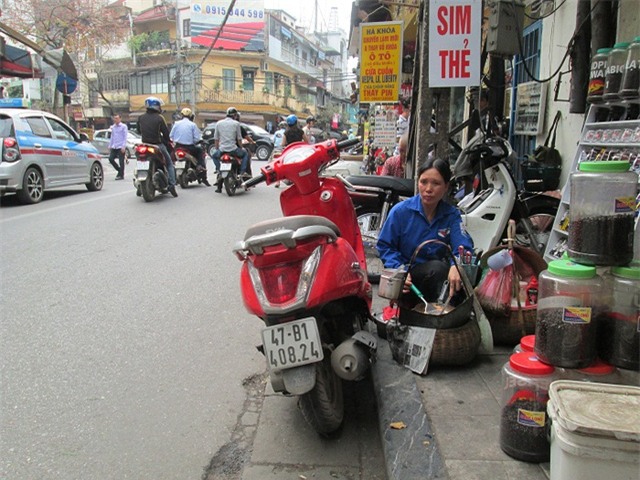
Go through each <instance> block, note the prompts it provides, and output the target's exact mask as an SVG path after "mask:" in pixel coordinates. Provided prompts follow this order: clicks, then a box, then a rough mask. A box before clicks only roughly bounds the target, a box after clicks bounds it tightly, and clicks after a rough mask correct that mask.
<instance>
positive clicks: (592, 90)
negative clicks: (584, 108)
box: [587, 48, 611, 103]
mask: <svg viewBox="0 0 640 480" xmlns="http://www.w3.org/2000/svg"><path fill="white" fill-rule="evenodd" d="M610 51H611V49H610V48H599V49H598V51H597V52H596V54H595V55H594V56H593V58H592V59H591V71H590V72H589V87H588V89H587V101H588V102H589V103H602V102H604V99H603V98H602V94H603V93H604V80H605V73H606V71H607V61H608V59H609V52H610Z"/></svg>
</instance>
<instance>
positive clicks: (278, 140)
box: [273, 121, 287, 150]
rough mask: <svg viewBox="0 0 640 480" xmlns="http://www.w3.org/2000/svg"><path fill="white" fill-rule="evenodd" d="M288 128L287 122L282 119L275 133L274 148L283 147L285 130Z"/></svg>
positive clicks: (279, 148)
mask: <svg viewBox="0 0 640 480" xmlns="http://www.w3.org/2000/svg"><path fill="white" fill-rule="evenodd" d="M286 129H287V122H285V121H282V122H280V123H279V124H278V130H276V133H274V134H273V149H274V150H281V149H282V139H283V138H284V132H285V131H286Z"/></svg>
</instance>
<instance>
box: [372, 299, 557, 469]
mask: <svg viewBox="0 0 640 480" xmlns="http://www.w3.org/2000/svg"><path fill="white" fill-rule="evenodd" d="M374 303H375V304H379V302H374ZM380 310H381V307H379V308H377V309H376V308H374V311H376V312H377V311H380ZM374 331H375V327H374ZM511 351H512V348H508V347H496V348H495V349H494V352H493V353H492V354H490V355H479V356H478V357H476V359H475V360H474V361H473V362H472V363H471V364H469V365H467V366H464V367H442V366H437V365H433V366H430V367H429V371H428V374H427V375H426V376H420V375H417V374H414V373H412V372H411V371H409V370H408V369H406V368H404V367H401V366H400V365H398V364H397V363H396V362H395V361H394V360H393V358H392V357H391V352H390V350H389V344H388V343H387V342H386V341H385V340H380V345H379V349H378V361H377V363H376V364H375V365H374V367H373V381H374V387H375V391H376V396H377V403H378V411H379V422H380V436H381V438H382V443H383V449H384V453H385V463H386V468H387V476H388V479H389V480H414V479H416V480H417V479H420V480H426V479H450V480H475V479H478V480H487V479H491V480H511V479H516V478H517V479H518V480H546V479H548V478H549V464H548V463H546V464H531V463H526V462H521V461H518V460H514V459H512V458H511V457H509V456H508V455H507V454H505V453H504V452H503V451H502V450H501V449H500V445H499V430H500V428H499V427H500V394H501V389H502V380H501V369H502V366H503V365H504V363H505V362H506V361H507V359H508V358H509V355H510V354H511ZM394 422H403V423H404V424H405V425H406V428H402V429H399V430H398V429H394V428H392V427H391V424H392V423H394Z"/></svg>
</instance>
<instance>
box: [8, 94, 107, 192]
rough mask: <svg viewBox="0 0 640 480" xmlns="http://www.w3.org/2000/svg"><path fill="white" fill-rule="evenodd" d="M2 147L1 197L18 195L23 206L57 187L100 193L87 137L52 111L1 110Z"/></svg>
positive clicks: (95, 156) (99, 173) (96, 159)
mask: <svg viewBox="0 0 640 480" xmlns="http://www.w3.org/2000/svg"><path fill="white" fill-rule="evenodd" d="M0 105H2V103H1V102H0ZM0 149H1V155H0V195H5V194H6V193H16V194H17V195H18V199H19V200H20V202H22V203H38V202H40V201H41V200H42V197H43V195H44V192H45V191H46V190H49V189H51V188H55V187H66V186H69V185H78V184H84V185H86V187H87V189H88V190H90V191H96V190H100V189H102V185H103V183H104V172H103V169H102V163H101V162H100V154H99V153H98V151H97V150H96V148H95V147H94V146H93V145H91V143H89V137H88V136H87V135H86V134H84V133H77V132H76V131H75V130H73V129H72V128H71V127H70V126H69V125H67V124H66V123H64V122H63V121H62V120H61V119H60V118H59V117H57V116H55V115H53V114H52V113H48V112H43V111H41V110H28V109H23V108H0Z"/></svg>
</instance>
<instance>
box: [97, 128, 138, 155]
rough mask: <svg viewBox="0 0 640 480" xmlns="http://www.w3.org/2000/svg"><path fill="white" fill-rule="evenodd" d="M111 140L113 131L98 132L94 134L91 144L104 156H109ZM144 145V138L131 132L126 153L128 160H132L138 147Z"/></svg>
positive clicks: (128, 135)
mask: <svg viewBox="0 0 640 480" xmlns="http://www.w3.org/2000/svg"><path fill="white" fill-rule="evenodd" d="M110 140H111V130H109V129H107V130H96V131H95V132H94V133H93V140H92V141H91V143H93V145H94V146H95V147H96V148H97V149H98V151H99V152H100V153H101V154H102V155H109V153H110V152H109V141H110ZM139 143H142V138H140V135H138V134H137V133H134V132H132V131H129V133H128V134H127V150H126V151H125V157H126V158H132V157H133V156H134V154H135V151H136V145H138V144H139Z"/></svg>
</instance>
